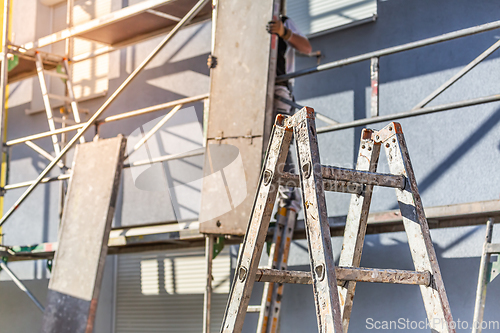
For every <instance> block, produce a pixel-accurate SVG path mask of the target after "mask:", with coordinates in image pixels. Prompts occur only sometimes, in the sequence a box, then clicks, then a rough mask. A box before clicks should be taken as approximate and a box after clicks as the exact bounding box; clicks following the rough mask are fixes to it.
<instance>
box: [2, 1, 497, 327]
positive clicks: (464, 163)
mask: <svg viewBox="0 0 500 333" xmlns="http://www.w3.org/2000/svg"><path fill="white" fill-rule="evenodd" d="M125 3H127V4H128V3H129V1H125ZM123 4H124V2H122V1H114V2H113V9H117V8H121V6H122V5H123ZM130 4H132V1H130ZM14 10H15V11H17V14H16V12H15V15H19V14H22V15H23V16H22V17H23V20H20V21H17V23H16V22H15V29H16V41H19V42H21V41H22V40H23V38H24V39H26V40H27V41H28V40H32V39H34V38H35V37H39V36H42V35H45V34H47V33H48V32H49V31H46V28H47V20H48V17H50V16H49V14H50V13H49V12H48V11H47V8H44V7H42V6H33V5H32V1H30V0H23V1H16V2H15V6H14ZM37 11H38V13H39V14H43V15H38V16H37V17H38V19H37V20H34V19H33V21H32V20H29V19H28V18H29V17H30V15H31V17H35V13H36V12H37ZM497 12H498V4H497V1H495V0H482V1H475V2H472V1H466V0H455V1H451V0H434V1H431V0H420V1H397V0H388V1H379V4H378V19H377V21H376V22H374V23H370V24H366V25H363V26H359V27H355V28H352V29H349V30H345V31H340V32H335V33H332V34H329V35H324V36H321V37H316V38H314V39H313V40H312V41H311V42H312V44H313V48H314V49H315V50H321V51H322V52H323V54H324V55H325V58H324V59H322V62H328V61H332V60H336V59H342V58H345V57H348V56H353V55H357V54H361V53H364V52H369V51H374V50H378V49H381V48H385V47H389V46H394V45H398V44H402V43H407V42H410V41H415V40H419V39H422V38H426V37H432V36H435V35H438V34H442V33H446V32H450V31H453V30H456V29H462V28H466V27H470V26H473V25H477V24H482V23H487V22H490V21H494V20H497V15H496V13H497ZM23 34H26V36H24V35H23ZM498 36H499V33H498V31H492V32H488V33H483V34H480V35H476V36H471V37H466V38H462V39H459V40H455V41H450V42H446V43H442V44H438V45H434V46H428V47H425V48H421V49H417V50H413V51H408V52H404V53H401V54H396V55H391V56H387V57H383V58H381V61H380V103H381V104H380V113H381V114H390V113H396V112H401V111H406V110H409V109H411V108H412V107H413V106H414V105H416V104H417V103H418V102H419V101H420V100H421V99H422V98H424V97H425V96H426V95H427V94H429V93H430V92H432V91H433V90H434V89H435V88H437V87H438V86H439V85H440V84H441V83H442V82H444V81H445V80H446V79H448V78H449V77H451V76H452V75H453V74H454V73H455V72H456V71H458V70H459V69H460V68H461V67H462V66H464V65H466V64H467V63H468V62H469V61H471V60H472V59H474V58H475V57H476V56H477V55H478V54H479V53H481V52H482V51H484V50H485V49H486V48H488V47H489V46H490V45H491V44H493V43H494V42H495V41H496V40H497V38H498ZM159 41H160V38H155V39H153V40H150V41H147V42H144V43H141V44H138V45H136V46H134V47H130V48H127V49H123V50H120V51H117V52H114V53H112V54H110V71H109V92H108V96H109V95H110V93H112V92H113V91H114V90H115V89H116V88H117V87H118V86H119V84H120V83H121V82H122V81H123V80H124V79H125V77H126V76H127V75H128V74H129V73H130V72H131V71H132V70H133V68H135V67H136V66H137V65H138V64H139V63H140V61H141V60H142V59H144V58H145V57H146V55H147V54H148V52H149V51H150V50H152V49H153V48H154V47H155V46H156V45H157V43H158V42H159ZM209 52H210V23H204V24H200V25H195V26H193V27H190V28H188V29H185V30H183V31H182V32H181V33H180V34H179V35H178V36H177V37H175V38H174V40H172V43H171V44H169V46H168V47H167V48H166V49H165V50H163V51H162V52H161V53H160V55H159V56H158V57H157V58H156V59H155V60H154V61H153V62H152V63H151V64H150V65H149V66H148V67H147V68H146V70H145V71H144V72H143V73H142V74H141V76H139V77H138V78H137V80H136V81H134V82H133V83H132V84H131V86H130V87H128V88H127V90H126V91H125V92H124V94H123V95H122V96H120V97H119V98H118V99H117V101H116V102H115V103H114V104H112V106H111V107H110V108H109V110H108V111H107V112H106V115H112V114H118V113H121V112H125V111H130V110H134V109H137V108H141V107H146V106H150V105H154V104H157V103H162V102H167V101H171V100H174V99H177V98H182V97H186V96H194V95H197V94H201V93H205V92H208V74H209V72H208V69H207V67H206V64H205V62H206V58H207V55H208V53H209ZM313 65H315V60H314V59H305V58H298V59H297V68H305V67H310V66H313ZM499 65H500V64H499V60H498V54H497V53H495V54H494V55H492V56H491V57H490V58H488V60H486V61H485V62H484V63H483V64H481V65H479V66H478V67H477V68H476V69H474V70H473V71H472V72H471V73H469V74H468V75H467V76H466V77H464V78H463V79H462V80H461V81H460V82H458V83H457V84H456V85H455V86H454V87H452V88H450V90H449V91H447V92H446V93H444V94H443V95H442V96H440V97H439V98H438V99H436V101H434V102H433V103H432V104H440V103H447V102H451V101H458V100H462V99H468V98H473V97H479V96H484V95H489V94H494V93H497V91H496V90H495V88H497V87H498V86H499V80H500V79H499V76H498V75H497V72H498V66H499ZM36 89H39V88H38V87H37V84H36V81H34V80H33V79H29V80H25V81H23V82H20V83H16V84H13V85H11V87H10V100H9V103H10V104H9V105H10V113H9V132H8V137H9V138H17V137H21V136H24V135H28V134H32V133H36V132H40V131H45V130H47V124H46V120H45V116H44V115H43V114H38V115H35V116H26V115H25V113H24V110H25V109H26V108H30V105H31V97H32V95H33V93H34V92H33V91H34V90H36ZM295 96H296V98H297V101H298V102H299V103H301V104H304V105H309V106H312V107H314V108H315V109H316V110H317V111H319V112H321V113H324V114H325V115H327V116H330V117H332V118H333V119H336V120H338V121H350V120H353V119H361V118H364V117H366V116H367V115H369V96H370V80H369V62H363V63H359V64H355V65H350V66H347V67H344V68H340V69H335V70H332V71H329V72H324V73H319V74H314V75H312V76H308V77H304V78H299V79H297V80H296V84H295ZM104 100H105V98H100V99H95V100H91V101H88V102H85V103H82V105H81V107H83V108H88V109H89V110H90V112H91V113H92V112H94V111H95V110H97V108H98V107H99V106H100V105H101V104H102V103H103V102H104ZM499 106H500V104H499V103H492V104H488V105H483V106H476V107H471V108H464V109H460V110H455V111H448V112H443V113H439V114H434V115H427V116H420V117H416V118H411V119H405V120H402V121H401V123H402V125H403V130H404V131H405V136H406V140H407V143H408V146H409V151H410V155H411V157H412V161H413V166H414V169H415V172H416V176H417V180H418V181H419V186H420V191H421V194H422V199H423V202H424V205H426V206H435V205H443V204H454V203H463V202H471V201H480V200H491V199H498V198H499V194H500V193H499V192H498V187H497V186H494V185H493V184H494V183H495V181H498V175H497V174H496V173H494V172H493V170H495V167H496V166H497V164H498V160H499V159H498V156H499V155H498V154H499V152H498V151H499V149H500V142H499V140H498V137H499V134H500V133H499V132H500V130H499V127H498V126H497V125H498V122H499V121H500V110H499ZM194 107H195V114H196V115H197V118H198V121H199V122H200V123H201V118H202V104H201V103H197V104H196V105H194ZM163 114H164V113H162V112H159V113H158V114H150V115H146V116H142V117H139V118H133V119H131V120H128V121H125V122H120V123H110V124H106V125H103V126H102V128H101V130H102V131H101V136H102V137H112V136H115V135H116V134H118V133H123V134H125V135H129V134H130V133H132V132H133V131H134V130H136V129H137V128H138V127H139V126H141V125H143V124H146V123H147V122H149V121H151V120H153V119H156V118H157V117H158V116H160V115H163ZM318 125H320V123H318ZM384 125H385V124H375V125H373V126H371V127H373V128H375V129H380V128H382V127H383V126H384ZM359 134H360V129H350V130H343V131H339V132H335V133H329V134H322V135H321V136H320V142H319V144H320V149H321V154H322V155H321V156H322V161H323V163H324V164H332V165H338V166H344V167H352V166H353V165H354V163H355V159H356V156H357V149H358V142H359ZM92 136H93V133H92V132H91V133H88V134H87V135H86V139H87V140H90V139H92ZM37 143H39V144H40V145H41V146H42V147H43V148H45V149H46V150H48V151H52V148H51V143H50V140H49V139H44V140H40V141H39V142H37ZM11 156H12V164H11V171H12V172H11V174H10V180H9V182H10V183H16V182H20V181H27V180H31V179H34V178H35V177H36V176H37V174H38V173H39V172H40V171H41V170H42V169H43V168H44V166H45V165H46V163H47V162H46V161H45V160H44V159H43V158H41V157H39V156H38V155H37V154H34V153H33V152H32V151H31V150H30V149H29V148H28V147H26V146H23V145H20V146H16V147H14V149H13V150H12V155H11ZM383 160H384V159H383V158H382V159H381V165H380V168H379V170H380V171H382V172H387V171H388V168H387V166H386V164H385V163H384V161H383ZM201 162H202V161H201V159H200V160H198V159H196V158H193V159H192V160H188V161H185V162H183V163H182V164H175V163H170V164H166V163H165V164H164V168H165V170H166V172H167V171H172V170H173V171H172V172H174V173H175V174H176V177H177V178H178V179H179V180H180V181H184V182H186V181H189V180H192V179H193V176H192V175H193V174H195V175H197V174H198V173H199V174H200V175H201V169H200V166H201ZM188 167H189V172H183V171H185V170H188V169H187V168H188ZM57 173H58V172H57V171H55V172H53V175H56V174H57ZM194 177H197V176H194ZM21 193H22V190H15V191H9V193H8V194H7V196H6V207H10V206H11V205H12V203H13V202H14V201H15V199H16V198H17V197H18V196H19V195H20V194H21ZM170 193H171V192H170V191H168V189H165V188H163V189H162V190H161V191H157V192H153V191H144V190H140V189H138V188H137V187H136V186H135V185H134V181H133V177H132V174H131V172H130V170H128V171H127V170H126V171H124V175H123V188H122V192H121V195H120V197H119V199H118V209H117V214H116V216H115V222H114V223H115V225H123V226H125V225H131V224H137V223H153V222H162V221H169V220H173V219H175V218H176V212H175V210H174V208H173V205H172V202H176V200H178V199H177V198H171V195H170ZM58 200H59V187H58V185H57V184H55V183H52V184H50V185H43V186H40V187H39V188H38V189H37V190H35V192H34V193H33V194H32V196H30V198H29V199H27V201H26V202H25V203H24V204H23V205H22V206H21V207H20V208H19V210H18V211H17V212H16V213H15V214H14V215H13V216H12V219H11V220H9V222H8V223H7V224H6V225H5V227H4V229H3V232H4V233H5V238H4V240H5V243H6V244H36V243H40V242H51V241H56V239H57V227H58V223H59V218H58ZM348 200H349V196H348V195H342V194H328V196H327V201H328V209H329V215H330V216H339V215H345V214H346V212H347V204H348ZM189 204H190V205H191V206H192V207H194V208H195V209H194V213H193V214H196V209H197V207H198V205H199V203H197V201H193V202H190V203H189ZM392 208H396V201H395V197H394V194H393V192H392V190H382V189H377V190H376V191H375V193H374V202H373V205H372V210H373V211H380V210H386V209H392ZM432 236H433V240H434V241H435V243H436V250H437V253H438V257H439V260H440V264H441V266H442V270H443V276H444V279H445V285H446V287H447V288H448V293H449V299H450V302H451V307H452V311H453V314H454V317H455V319H460V320H469V321H471V319H472V311H473V302H474V294H475V286H476V278H477V272H478V267H479V258H478V256H479V254H480V249H481V244H482V241H483V236H484V228H482V227H468V228H454V229H446V230H434V231H433V232H432ZM499 236H500V235H499V234H498V231H497V232H496V233H495V238H494V241H496V242H500V237H499ZM333 243H334V250H335V253H336V254H337V256H338V254H339V251H340V244H341V239H339V238H334V239H333ZM306 248H307V246H306V243H305V242H304V241H298V242H295V243H294V247H293V249H292V257H291V262H290V264H291V266H292V268H293V269H301V268H302V269H307V264H308V259H307V255H306V250H305V249H306ZM405 249H407V244H406V240H405V236H404V234H403V233H394V234H385V235H371V236H368V237H367V241H366V247H365V253H366V255H365V256H364V257H363V260H362V265H363V266H366V267H380V268H401V269H411V268H412V263H411V260H410V256H409V252H408V250H405ZM108 259H109V260H108V262H107V266H106V267H107V268H106V274H105V278H104V285H103V292H102V294H101V300H100V304H99V308H98V312H99V314H98V318H97V323H96V332H103V333H107V332H111V326H112V314H113V309H112V298H113V260H112V258H111V257H110V258H108ZM10 267H11V268H12V269H13V270H14V271H15V272H16V274H18V275H19V276H20V278H22V279H23V280H24V281H25V282H26V284H27V285H28V287H31V288H32V289H33V292H34V293H35V295H37V297H39V298H40V300H41V301H42V302H43V300H44V295H45V292H46V288H47V287H46V286H47V281H48V280H47V279H48V277H49V273H48V272H47V271H46V268H45V262H44V261H34V262H26V263H12V264H10ZM0 280H1V282H0V295H2V299H8V300H11V303H12V304H9V306H6V304H4V305H2V307H1V308H0V318H4V320H2V323H4V324H5V323H8V330H6V331H9V332H23V331H36V330H37V328H38V327H39V320H40V318H41V317H40V314H39V313H38V310H37V309H36V308H35V307H34V306H33V305H32V304H30V303H29V300H28V299H27V298H26V297H25V296H24V295H22V294H21V293H20V292H19V290H17V289H15V288H14V287H13V285H12V283H11V282H10V281H8V278H7V277H6V276H5V275H4V273H3V272H2V273H0ZM499 292H500V291H499V288H498V281H495V282H494V283H493V284H491V286H490V288H489V294H488V301H487V305H486V306H487V308H486V319H487V320H500V318H498V317H497V316H496V313H498V310H499V306H498V304H496V302H495V299H496V298H497V297H498V296H499ZM258 296H259V295H258V288H256V292H255V293H254V299H255V300H256V299H257V298H258ZM253 303H254V304H255V303H256V301H255V302H253ZM283 310H284V311H283V324H282V331H283V332H285V331H292V332H299V331H300V332H311V331H314V327H315V325H316V319H315V315H314V306H313V299H312V291H311V288H310V287H308V286H287V291H285V301H284V304H283ZM252 316H254V315H252ZM369 316H372V317H373V318H374V319H375V320H395V319H396V320H397V319H398V318H400V317H404V318H406V317H408V318H409V319H411V320H420V319H422V318H424V317H425V316H424V312H423V307H422V302H421V299H420V295H419V292H418V288H414V287H411V286H410V287H407V286H385V285H382V286H381V285H376V286H375V285H361V284H360V285H359V287H358V289H357V296H356V304H355V306H354V312H353V316H352V318H353V321H352V323H351V330H352V331H353V332H358V331H365V330H366V329H365V320H366V318H367V317H369ZM6 318H8V320H7V319H6ZM27 318H28V319H27ZM247 325H248V326H247V328H246V329H245V331H246V332H251V331H252V330H251V327H252V325H254V323H252V319H251V316H249V319H248V320H247ZM2 331H3V330H2ZM463 331H466V330H463Z"/></svg>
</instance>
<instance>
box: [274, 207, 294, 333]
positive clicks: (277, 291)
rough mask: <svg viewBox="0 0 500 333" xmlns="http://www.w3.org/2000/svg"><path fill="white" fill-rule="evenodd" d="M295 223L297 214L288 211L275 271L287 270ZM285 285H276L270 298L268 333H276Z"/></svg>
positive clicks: (290, 210)
mask: <svg viewBox="0 0 500 333" xmlns="http://www.w3.org/2000/svg"><path fill="white" fill-rule="evenodd" d="M296 222H297V213H296V212H295V211H294V210H292V209H288V215H287V225H286V226H285V232H284V235H283V240H282V241H281V246H280V257H279V259H278V260H279V264H278V267H277V269H279V270H280V271H284V270H286V269H287V268H288V257H289V255H290V246H291V244H292V238H293V232H294V230H295V224H296ZM284 287H285V285H284V283H277V285H276V286H275V288H274V290H273V295H272V298H271V304H270V306H269V308H270V309H272V310H271V311H270V312H271V314H270V315H269V322H270V324H271V325H269V329H268V332H269V333H277V332H278V327H279V318H280V314H281V300H282V299H283V289H284Z"/></svg>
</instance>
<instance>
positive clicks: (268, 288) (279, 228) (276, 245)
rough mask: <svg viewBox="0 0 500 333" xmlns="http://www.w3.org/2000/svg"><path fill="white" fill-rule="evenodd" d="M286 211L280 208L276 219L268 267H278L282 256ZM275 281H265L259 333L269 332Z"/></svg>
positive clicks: (258, 325) (258, 324) (258, 327)
mask: <svg viewBox="0 0 500 333" xmlns="http://www.w3.org/2000/svg"><path fill="white" fill-rule="evenodd" d="M286 211H287V209H286V208H285V207H279V208H278V219H277V221H276V228H275V230H274V234H273V241H272V244H271V251H269V261H268V268H271V269H278V260H279V257H280V250H281V246H280V245H281V241H282V238H283V232H284V230H285V226H286V222H285V219H286ZM275 287H276V286H275V285H274V283H271V282H265V283H264V288H263V290H262V300H261V303H260V304H261V309H260V314H259V321H258V323H257V333H267V331H268V320H269V315H270V309H271V299H272V296H273V291H274V289H275Z"/></svg>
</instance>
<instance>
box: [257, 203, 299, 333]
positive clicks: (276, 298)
mask: <svg viewBox="0 0 500 333" xmlns="http://www.w3.org/2000/svg"><path fill="white" fill-rule="evenodd" d="M296 222H297V213H296V212H295V211H294V210H293V209H288V208H286V207H280V208H279V209H278V216H277V219H276V227H275V230H274V233H273V240H272V242H271V248H270V251H269V262H268V268H269V269H274V270H286V269H287V265H288V255H289V253H290V246H291V243H292V237H293V232H294V230H295V223H296ZM282 297H283V284H282V283H272V282H265V283H264V289H263V291H262V299H261V304H260V305H249V306H248V308H247V312H258V313H259V321H258V324H257V333H277V332H278V323H279V317H280V313H281V300H282Z"/></svg>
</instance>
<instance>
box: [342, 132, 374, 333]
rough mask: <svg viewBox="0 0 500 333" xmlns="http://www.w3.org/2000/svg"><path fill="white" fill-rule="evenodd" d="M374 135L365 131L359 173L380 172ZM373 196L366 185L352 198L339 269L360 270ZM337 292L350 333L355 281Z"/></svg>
mask: <svg viewBox="0 0 500 333" xmlns="http://www.w3.org/2000/svg"><path fill="white" fill-rule="evenodd" d="M372 133H373V131H371V130H368V129H363V131H362V132H361V142H360V145H359V154H358V160H357V163H356V170H358V171H368V172H376V171H377V164H378V159H379V156H380V143H375V142H374V141H373V140H372V138H371V135H372ZM372 193H373V185H366V186H365V189H364V191H363V193H361V194H359V195H358V194H352V195H351V202H350V204H349V211H348V213H347V220H346V226H345V230H344V239H343V244H342V252H341V254H340V259H339V266H340V267H359V265H360V263H361V254H362V251H363V245H364V241H365V235H366V227H367V223H368V213H369V210H370V203H371V199H372ZM338 289H339V295H340V300H341V311H342V324H343V326H344V332H346V333H347V330H348V328H349V320H350V317H351V311H352V306H353V299H354V294H355V290H356V281H346V282H345V283H344V285H343V286H339V287H338Z"/></svg>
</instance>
